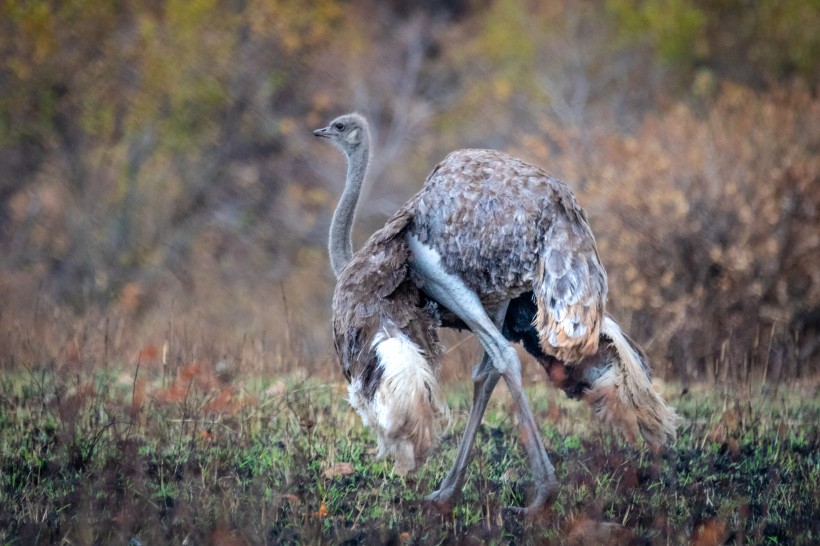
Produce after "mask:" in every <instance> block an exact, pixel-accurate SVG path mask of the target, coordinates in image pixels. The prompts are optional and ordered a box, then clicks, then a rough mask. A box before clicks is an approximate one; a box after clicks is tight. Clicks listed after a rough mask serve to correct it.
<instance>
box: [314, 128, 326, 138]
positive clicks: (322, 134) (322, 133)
mask: <svg viewBox="0 0 820 546" xmlns="http://www.w3.org/2000/svg"><path fill="white" fill-rule="evenodd" d="M313 134H314V135H316V136H317V137H322V138H330V128H329V127H322V128H321V129H316V130H315V131H313Z"/></svg>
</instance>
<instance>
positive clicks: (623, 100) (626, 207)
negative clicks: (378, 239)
mask: <svg viewBox="0 0 820 546" xmlns="http://www.w3.org/2000/svg"><path fill="white" fill-rule="evenodd" d="M818 29H820V4H819V3H818V2H817V1H813V0H812V1H806V0H756V1H749V0H723V1H720V2H714V1H710V0H555V1H551V2H539V1H535V0H533V1H513V0H442V1H435V0H427V1H420V2H413V1H409V0H388V1H377V0H347V1H341V0H316V1H310V2H305V1H303V0H268V1H263V0H244V1H243V0H226V1H219V0H192V1H189V0H185V1H181V0H170V1H166V2H161V1H135V2H116V1H108V0H72V1H68V2H50V1H47V0H27V1H14V0H7V1H5V2H3V3H2V5H0V298H1V299H0V301H2V304H0V305H1V307H0V335H1V336H2V337H0V363H2V364H0V367H2V368H6V369H9V368H11V367H15V366H20V365H24V366H33V365H40V364H45V363H56V364H58V365H61V364H62V363H71V362H88V361H93V362H96V363H97V365H99V364H102V365H109V364H117V363H120V364H123V363H133V362H135V361H138V360H139V359H150V358H154V359H157V360H160V359H161V360H162V361H163V363H165V364H166V365H167V364H168V361H169V360H170V361H171V363H172V364H173V363H177V364H182V363H184V362H187V361H190V360H194V359H196V360H202V361H205V362H208V363H210V364H213V365H214V366H217V365H219V366H221V368H220V369H227V370H232V369H233V370H240V369H241V370H247V371H251V372H259V373H264V372H281V371H288V370H294V369H301V370H305V371H306V373H308V374H313V373H323V371H325V370H328V371H330V372H331V373H332V374H333V377H337V375H338V374H336V371H337V368H336V367H335V363H334V361H335V356H334V354H333V349H332V344H331V342H330V324H329V308H330V299H331V295H332V290H333V284H334V279H333V276H332V273H331V271H330V267H329V264H328V260H327V251H326V238H327V232H328V227H329V223H330V217H331V214H332V211H333V207H334V206H335V202H336V199H337V196H338V195H339V193H340V192H341V189H342V186H343V183H344V175H345V164H344V159H343V157H342V156H341V154H339V153H338V152H337V151H336V150H335V149H333V148H332V147H330V146H328V145H327V143H326V142H320V141H317V140H316V139H315V138H314V137H313V136H312V135H311V130H312V129H314V128H317V127H320V126H323V125H324V124H326V123H327V122H328V121H329V120H330V119H332V118H333V117H335V116H336V115H339V114H342V113H345V112H348V111H352V110H357V111H359V112H361V113H363V114H365V115H366V116H368V118H369V119H370V120H371V123H372V125H373V129H374V133H375V135H374V136H375V153H374V158H373V162H372V164H371V169H370V174H369V183H368V187H367V188H366V189H365V193H364V196H363V199H364V200H363V203H362V207H361V208H360V214H359V216H358V222H357V225H356V227H355V233H354V235H355V237H354V242H355V243H356V244H357V245H360V244H361V242H363V241H364V240H365V239H366V237H367V236H368V235H369V234H370V233H372V232H373V231H374V230H376V229H378V227H380V226H381V225H382V224H383V222H384V221H385V219H386V218H387V217H388V216H389V215H390V214H391V213H392V212H393V211H395V210H396V209H397V208H398V207H399V206H400V205H401V204H402V203H403V202H404V200H406V199H407V198H408V197H409V196H411V195H412V194H413V193H415V192H416V191H417V190H418V189H419V188H420V186H421V184H422V182H423V180H424V178H425V176H426V174H427V173H428V172H429V171H430V170H431V168H432V167H433V166H434V165H435V164H436V163H437V162H438V161H439V160H440V159H441V158H443V156H444V155H445V154H446V153H448V152H449V151H451V150H453V149H456V148H462V147H491V148H498V149H502V150H505V151H508V152H510V153H513V154H515V155H519V156H521V157H523V158H525V159H527V160H529V161H531V162H533V163H535V164H537V165H539V166H541V167H543V168H545V169H546V170H548V171H550V172H551V173H552V174H554V175H555V176H558V177H560V178H562V179H564V180H565V181H567V182H568V183H569V184H570V186H571V187H572V188H573V189H574V191H575V192H576V194H577V196H578V199H579V201H580V202H581V204H582V206H584V207H585V209H586V210H587V212H588V214H589V217H590V221H591V224H592V227H593V230H594V232H595V234H596V237H597V239H598V244H599V250H600V254H601V258H602V260H603V262H604V264H605V266H606V268H607V271H608V274H609V282H610V303H609V310H610V312H611V313H612V314H613V315H614V316H615V317H616V318H617V319H618V320H619V321H620V322H621V324H622V325H623V326H624V328H625V329H626V330H627V331H628V332H629V333H630V335H632V336H633V337H634V338H635V339H636V340H637V341H639V342H640V343H641V344H642V345H643V346H644V347H645V348H646V350H647V353H648V354H649V356H650V358H651V361H652V363H653V365H654V367H655V369H656V371H657V373H658V374H659V375H660V376H661V377H664V378H667V379H674V380H681V381H683V382H688V381H707V382H712V381H741V382H757V381H766V382H768V383H774V384H777V383H779V382H781V381H786V380H794V379H800V378H804V377H808V376H811V375H812V374H814V373H815V371H816V370H817V363H818V360H820V216H819V215H820V99H818V91H820V86H818V84H819V83H820V32H818ZM160 353H162V356H159V354H160ZM467 364H469V363H467ZM467 364H465V368H466V365H467ZM459 374H460V375H461V373H460V372H459ZM339 377H340V376H339Z"/></svg>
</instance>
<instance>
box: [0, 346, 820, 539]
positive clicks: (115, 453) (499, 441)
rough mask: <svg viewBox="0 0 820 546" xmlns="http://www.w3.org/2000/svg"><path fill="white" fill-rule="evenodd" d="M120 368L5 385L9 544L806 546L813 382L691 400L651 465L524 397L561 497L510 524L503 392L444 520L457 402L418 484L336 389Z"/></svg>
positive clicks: (513, 447)
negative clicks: (686, 545)
mask: <svg viewBox="0 0 820 546" xmlns="http://www.w3.org/2000/svg"><path fill="white" fill-rule="evenodd" d="M145 353H146V354H144V355H143V358H144V359H145V360H144V361H140V362H139V363H137V364H136V365H132V366H126V367H123V368H121V369H117V370H113V369H108V370H105V369H103V368H101V367H95V368H94V369H92V370H82V369H81V368H80V367H78V366H80V364H78V363H76V362H75V363H74V364H70V363H69V364H66V365H62V366H59V367H43V368H37V369H34V368H32V369H29V370H25V371H22V370H21V372H20V373H17V374H13V375H8V376H6V377H4V379H3V381H2V385H0V403H2V406H3V407H2V409H3V411H2V416H3V417H2V418H0V438H2V442H3V444H2V449H1V450H0V468H2V475H1V476H2V477H0V506H2V508H1V509H0V540H2V541H3V543H4V544H48V543H57V542H65V541H68V542H71V543H87V544H92V543H94V544H108V543H112V544H113V543H117V544H129V543H130V544H137V543H140V544H150V543H155V542H173V543H180V542H184V541H186V540H187V541H193V542H195V543H215V544H216V543H218V544H262V543H267V544H288V543H321V542H328V543H346V544H365V543H367V544H369V543H383V542H392V543H404V544H439V543H442V542H448V543H461V542H468V543H472V542H482V543H505V542H507V541H508V540H515V542H516V543H519V544H523V543H542V542H543V541H547V542H549V543H555V544H565V543H569V544H575V543H583V541H585V540H586V541H593V542H598V541H599V540H600V538H596V537H600V536H605V535H607V536H611V537H612V540H613V541H614V542H613V543H620V544H623V543H628V542H629V543H651V544H666V543H669V542H671V543H676V544H680V543H683V542H686V541H690V540H691V542H692V543H693V544H701V545H705V544H724V543H726V542H727V541H731V540H733V541H734V543H735V544H740V543H744V544H786V543H788V544H812V543H816V541H817V540H818V539H820V527H818V521H820V512H818V510H819V508H818V507H820V504H818V502H817V501H818V498H817V494H818V493H817V492H818V491H820V459H818V452H820V451H818V448H820V445H818V438H820V435H818V432H820V431H818V426H820V425H818V423H820V402H818V400H820V398H818V396H817V390H816V389H817V387H813V388H811V389H807V390H803V391H796V390H795V391H790V390H787V389H781V390H779V391H778V392H774V391H771V392H768V393H767V394H750V393H749V392H748V391H744V392H737V391H716V390H703V389H700V390H697V391H689V392H687V393H685V394H682V395H681V394H680V393H679V392H676V393H674V394H672V396H671V398H672V400H673V402H674V404H675V405H676V406H677V407H678V409H679V411H680V412H681V414H682V415H683V416H684V423H685V424H684V425H683V427H682V430H681V435H680V438H679V440H678V442H677V444H675V446H674V447H673V448H672V449H670V450H669V451H668V452H666V453H664V454H662V455H661V456H653V455H652V454H651V452H650V451H648V450H647V449H646V448H639V447H631V446H627V445H624V444H623V443H622V441H621V440H620V437H618V436H615V435H613V434H612V433H611V431H609V430H606V429H605V428H602V427H601V426H599V425H598V424H597V423H596V422H594V421H593V420H592V419H591V416H590V412H589V410H588V409H587V407H586V406H585V405H582V404H580V403H578V402H572V401H569V400H568V399H567V398H566V397H565V396H564V395H563V394H561V393H559V392H558V391H555V390H552V389H547V388H545V387H544V381H543V378H539V381H538V383H537V384H536V385H532V386H530V387H529V389H528V390H529V391H530V392H529V396H530V399H531V400H532V401H533V404H534V411H535V412H536V415H537V417H538V420H539V422H540V423H541V432H542V435H543V437H544V438H545V442H546V446H547V449H548V451H549V454H550V456H551V457H552V458H553V460H554V462H555V464H556V469H557V474H558V478H559V481H560V483H561V490H560V494H559V496H558V498H557V499H556V501H555V502H554V503H553V504H552V506H551V508H550V512H549V513H547V514H544V516H543V517H542V518H540V519H538V520H535V521H533V522H529V523H527V522H524V521H521V520H519V519H517V518H516V517H513V516H511V515H509V514H507V513H506V512H504V511H503V507H504V506H505V505H521V504H522V503H524V502H525V492H526V491H527V486H528V479H527V463H526V460H525V455H524V452H523V450H522V449H521V446H519V445H517V442H516V440H515V438H516V434H515V424H514V422H513V421H514V419H513V418H512V415H513V413H514V412H513V411H512V408H511V401H510V398H509V396H507V392H506V390H503V389H500V390H499V393H497V396H496V397H495V398H494V401H493V402H492V404H491V406H490V409H489V410H488V413H487V417H486V418H485V422H484V424H483V425H482V427H481V430H480V432H479V436H478V442H477V445H478V449H477V450H476V453H475V458H474V460H473V462H472V465H471V467H470V472H469V481H468V484H467V487H466V489H465V497H464V500H463V502H462V503H461V504H460V505H459V506H458V507H457V509H456V510H455V512H454V514H453V515H452V516H444V517H442V516H438V515H435V514H433V515H431V514H430V513H429V512H427V511H426V509H425V506H424V504H423V502H422V499H423V496H424V495H425V494H427V493H429V492H431V491H432V490H433V489H434V488H435V486H436V485H437V483H438V480H439V479H441V477H442V476H443V475H444V473H445V471H446V469H447V465H448V464H450V463H451V462H452V459H453V457H454V455H455V449H456V446H457V439H458V438H459V435H460V432H461V429H462V427H463V426H464V422H465V420H466V413H467V411H468V409H469V393H470V390H471V389H470V388H468V387H469V386H468V384H467V382H462V383H461V384H457V385H456V384H454V385H451V388H450V403H451V405H452V407H453V408H454V409H455V410H456V419H455V422H454V425H453V427H452V428H451V429H450V431H449V432H448V433H447V434H446V435H445V436H444V438H443V441H442V444H441V447H440V449H439V450H437V451H436V452H435V453H434V455H433V457H432V459H431V460H430V462H429V463H428V465H426V466H425V467H424V468H423V469H422V471H421V472H420V473H419V474H418V475H416V476H413V477H409V478H402V477H399V476H396V475H395V474H393V472H392V470H391V464H390V463H389V462H387V461H377V460H375V459H374V455H373V452H374V449H373V447H374V441H373V439H372V438H371V437H370V435H369V434H368V433H367V432H366V431H365V430H363V429H362V427H361V424H360V422H359V419H358V418H357V417H356V416H355V414H354V412H353V411H352V410H351V409H350V408H349V407H348V406H347V404H346V402H345V401H344V397H343V394H344V386H343V385H342V384H340V383H338V382H333V383H320V382H316V381H304V380H295V379H281V378H280V379H275V380H274V379H271V378H268V379H259V378H254V379H242V380H235V381H230V380H228V379H227V378H225V377H224V376H223V377H220V376H219V375H218V374H216V373H215V372H214V371H213V370H211V369H209V368H208V367H206V366H203V365H199V364H195V363H191V364H188V365H185V366H183V367H181V368H180V369H178V370H177V373H176V377H175V379H172V378H171V377H170V376H165V377H164V376H163V375H162V373H161V369H159V368H158V367H157V366H156V362H155V361H154V360H153V358H155V357H156V356H157V355H154V354H152V353H151V350H150V349H149V350H146V352H145Z"/></svg>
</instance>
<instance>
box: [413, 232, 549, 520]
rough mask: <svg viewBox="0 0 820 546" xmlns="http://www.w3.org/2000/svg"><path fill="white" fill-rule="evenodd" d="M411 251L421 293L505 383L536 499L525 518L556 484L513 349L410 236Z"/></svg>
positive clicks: (463, 287)
mask: <svg viewBox="0 0 820 546" xmlns="http://www.w3.org/2000/svg"><path fill="white" fill-rule="evenodd" d="M407 242H408V245H409V246H410V249H411V250H412V251H413V255H414V261H413V263H412V267H413V270H414V271H415V272H416V274H417V275H419V276H420V277H421V278H422V279H423V281H424V284H423V286H424V291H425V292H426V293H427V294H428V295H429V296H430V297H431V298H433V299H435V300H436V301H438V302H439V303H440V304H441V305H443V306H445V307H447V308H448V309H449V310H450V311H452V312H453V313H455V314H456V315H457V316H458V317H459V318H460V319H461V320H463V321H464V323H465V324H467V326H468V327H469V328H470V330H472V331H473V333H474V334H475V335H476V337H477V338H478V340H479V342H480V343H481V345H482V347H484V352H485V353H486V354H487V355H488V356H489V359H490V361H491V362H492V364H493V366H494V367H495V368H496V370H497V371H498V373H499V374H500V375H501V377H503V378H504V381H505V382H506V383H507V387H508V388H509V390H510V394H512V397H513V403H514V404H515V406H516V408H517V413H518V426H519V427H520V429H521V433H522V438H523V442H524V447H525V449H526V451H527V455H528V457H529V459H530V468H531V471H532V478H533V481H534V482H535V491H536V495H535V498H534V499H533V501H532V502H531V503H530V505H529V506H528V507H527V508H523V509H517V510H520V511H521V512H522V513H524V514H532V513H537V512H539V511H540V510H541V508H543V506H544V505H545V504H546V503H547V502H548V501H549V500H550V498H551V497H552V496H553V495H554V494H555V492H556V490H557V488H558V482H557V481H556V479H555V470H554V468H553V466H552V464H551V463H550V460H549V457H548V456H547V451H546V450H545V449H544V444H543V443H542V442H541V438H540V437H539V434H538V426H537V425H536V423H535V417H534V416H533V414H532V410H531V409H530V404H529V402H528V401H527V396H526V395H525V394H524V390H523V386H522V381H521V362H519V360H518V355H517V354H516V352H515V349H514V348H513V347H512V346H511V345H510V344H509V343H508V342H507V340H506V339H504V336H503V335H502V334H501V331H500V330H499V329H498V327H496V325H495V324H493V321H492V320H490V317H489V316H487V312H486V311H485V310H484V307H483V306H482V305H481V301H480V300H479V298H478V295H477V294H476V293H475V292H473V291H472V290H470V289H469V288H468V287H467V285H465V284H464V282H463V281H462V280H461V279H460V278H458V277H456V276H455V275H452V274H450V273H448V272H447V271H445V270H444V268H443V266H442V265H441V257H440V256H439V254H438V253H437V252H436V251H435V250H433V249H432V248H430V247H429V246H427V245H424V244H422V243H421V242H420V241H419V240H418V239H416V238H415V237H413V236H408V237H407ZM459 451H461V448H459Z"/></svg>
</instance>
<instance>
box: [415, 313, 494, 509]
mask: <svg viewBox="0 0 820 546" xmlns="http://www.w3.org/2000/svg"><path fill="white" fill-rule="evenodd" d="M508 305H509V302H505V303H503V304H502V305H501V307H500V308H499V309H498V313H497V315H496V318H495V325H496V326H497V327H498V328H501V326H502V324H503V323H504V315H505V314H506V313H507V306H508ZM500 377H501V376H500V374H499V373H498V370H497V369H496V368H495V366H494V365H493V363H492V361H491V360H490V357H489V355H488V353H487V352H486V351H485V352H484V356H483V358H482V359H481V362H480V363H479V364H476V366H475V367H474V368H473V407H472V408H471V409H470V417H469V418H468V419H467V427H466V428H465V429H464V436H462V438H461V443H460V444H459V446H458V453H457V454H456V458H455V461H454V462H453V467H452V468H451V469H450V472H448V473H447V477H446V478H444V481H442V482H441V485H440V486H439V488H438V489H437V490H436V491H434V492H433V493H431V494H430V495H428V496H427V498H426V500H427V501H428V502H430V503H431V504H432V505H433V507H435V509H436V510H438V511H439V512H444V513H446V512H450V511H451V510H452V509H453V505H454V504H455V503H456V502H457V501H458V497H459V495H460V494H461V489H462V488H463V487H464V477H465V474H466V472H467V464H468V463H469V462H470V454H471V452H472V450H473V444H474V443H475V435H476V432H478V427H479V425H480V424H481V418H482V417H483V416H484V411H485V410H486V409H487V403H488V402H489V400H490V396H491V395H492V393H493V389H495V386H496V385H497V384H498V380H499V378H500Z"/></svg>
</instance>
